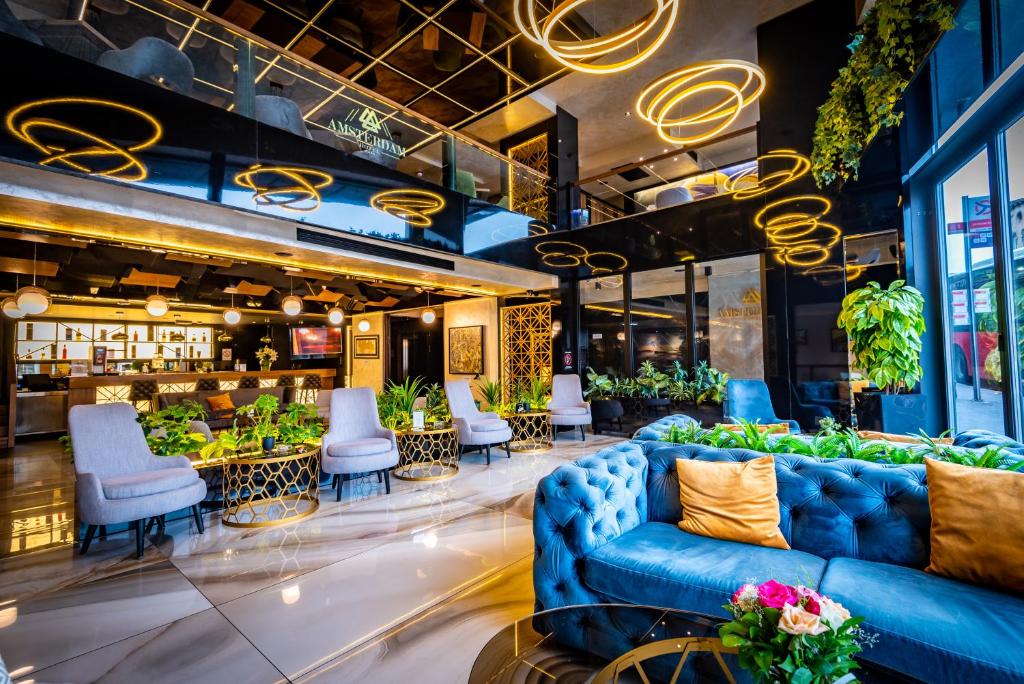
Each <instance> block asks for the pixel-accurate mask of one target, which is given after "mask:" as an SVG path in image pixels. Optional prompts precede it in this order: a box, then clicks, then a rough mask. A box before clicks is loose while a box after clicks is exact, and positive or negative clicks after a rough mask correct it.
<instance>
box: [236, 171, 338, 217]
mask: <svg viewBox="0 0 1024 684" xmlns="http://www.w3.org/2000/svg"><path fill="white" fill-rule="evenodd" d="M333 182H334V176H332V175H330V174H329V173H324V172H323V171H317V170H316V169H307V168H302V167H299V166H263V165H262V164H254V165H253V166H250V167H249V168H248V169H246V170H245V171H242V172H241V173H239V174H238V175H236V176H235V184H236V185H239V186H241V187H243V188H248V189H249V190H252V191H253V196H252V200H253V202H255V203H256V204H257V205H258V206H261V207H281V208H282V209H287V210H289V211H297V212H309V211H316V210H317V209H319V208H320V190H321V189H323V188H326V187H327V186H328V185H330V184H331V183H333Z"/></svg>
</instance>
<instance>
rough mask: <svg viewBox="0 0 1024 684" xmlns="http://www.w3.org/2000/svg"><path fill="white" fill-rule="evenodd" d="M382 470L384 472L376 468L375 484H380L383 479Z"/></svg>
mask: <svg viewBox="0 0 1024 684" xmlns="http://www.w3.org/2000/svg"><path fill="white" fill-rule="evenodd" d="M383 472H384V471H383V470H378V471H377V484H380V483H381V482H382V481H383V480H384V476H383V475H382V474H381V473H383Z"/></svg>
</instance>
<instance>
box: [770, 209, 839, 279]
mask: <svg viewBox="0 0 1024 684" xmlns="http://www.w3.org/2000/svg"><path fill="white" fill-rule="evenodd" d="M831 210H832V202H831V201H830V200H829V199H828V198H827V197H822V196H821V195H794V196H792V197H784V198H782V199H779V200H775V201H774V202H769V203H768V204H766V205H765V206H764V207H763V208H761V210H760V211H758V212H757V213H756V214H755V215H754V225H755V226H757V227H758V228H760V229H762V230H764V231H765V236H766V237H767V238H768V251H769V253H771V254H772V255H773V256H774V258H775V261H776V262H777V263H778V264H780V265H787V266H794V267H797V268H806V269H811V268H814V267H817V266H820V265H822V264H824V263H825V262H826V261H828V260H829V258H830V257H831V256H832V248H833V247H835V246H836V245H837V244H838V243H839V238H840V237H841V236H842V230H840V228H839V226H836V225H835V224H832V223H827V222H825V221H822V218H824V216H825V215H826V214H828V212H829V211H831Z"/></svg>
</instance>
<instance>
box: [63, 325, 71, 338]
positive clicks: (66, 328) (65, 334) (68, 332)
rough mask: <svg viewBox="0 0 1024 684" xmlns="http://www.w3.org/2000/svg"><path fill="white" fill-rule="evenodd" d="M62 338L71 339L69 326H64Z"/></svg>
mask: <svg viewBox="0 0 1024 684" xmlns="http://www.w3.org/2000/svg"><path fill="white" fill-rule="evenodd" d="M64 339H65V340H71V328H69V327H67V326H66V325H65V326H64Z"/></svg>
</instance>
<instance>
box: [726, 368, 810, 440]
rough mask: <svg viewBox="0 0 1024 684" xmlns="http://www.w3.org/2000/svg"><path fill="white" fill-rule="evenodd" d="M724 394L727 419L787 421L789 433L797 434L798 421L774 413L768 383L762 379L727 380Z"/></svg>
mask: <svg viewBox="0 0 1024 684" xmlns="http://www.w3.org/2000/svg"><path fill="white" fill-rule="evenodd" d="M725 395H726V396H725V402H726V403H725V417H726V419H727V420H736V419H738V418H742V419H743V420H749V421H750V422H752V423H762V424H765V423H789V431H790V433H792V434H799V432H800V423H798V422H796V421H795V420H790V419H789V418H779V417H778V416H776V415H775V409H774V408H773V407H772V397H771V394H769V393H768V385H766V384H765V383H764V382H763V381H762V380H729V382H728V383H727V384H726V391H725Z"/></svg>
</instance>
